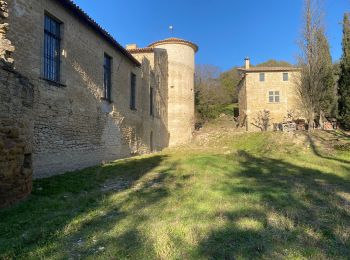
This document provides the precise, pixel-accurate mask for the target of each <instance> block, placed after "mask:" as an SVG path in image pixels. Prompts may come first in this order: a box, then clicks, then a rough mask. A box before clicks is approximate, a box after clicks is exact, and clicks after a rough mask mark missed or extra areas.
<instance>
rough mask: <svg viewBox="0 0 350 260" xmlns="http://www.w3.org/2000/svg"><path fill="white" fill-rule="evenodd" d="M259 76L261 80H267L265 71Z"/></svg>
mask: <svg viewBox="0 0 350 260" xmlns="http://www.w3.org/2000/svg"><path fill="white" fill-rule="evenodd" d="M259 78H260V81H265V73H260V75H259Z"/></svg>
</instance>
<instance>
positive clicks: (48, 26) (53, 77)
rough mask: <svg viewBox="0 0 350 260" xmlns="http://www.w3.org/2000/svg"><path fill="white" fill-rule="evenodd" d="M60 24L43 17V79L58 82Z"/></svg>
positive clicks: (48, 17)
mask: <svg viewBox="0 0 350 260" xmlns="http://www.w3.org/2000/svg"><path fill="white" fill-rule="evenodd" d="M61 24H62V23H61V22H59V21H57V20H56V19H54V18H52V17H51V16H49V15H45V26H44V32H45V36H44V78H45V79H47V80H50V81H54V82H60V73H61V72H60V67H61Z"/></svg>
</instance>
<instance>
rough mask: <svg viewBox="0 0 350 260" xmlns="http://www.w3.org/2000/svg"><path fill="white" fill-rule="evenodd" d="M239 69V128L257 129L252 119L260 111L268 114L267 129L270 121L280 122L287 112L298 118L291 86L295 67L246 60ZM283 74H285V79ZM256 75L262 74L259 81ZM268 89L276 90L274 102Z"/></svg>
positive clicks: (296, 71)
mask: <svg viewBox="0 0 350 260" xmlns="http://www.w3.org/2000/svg"><path fill="white" fill-rule="evenodd" d="M240 71H241V74H242V80H241V82H240V84H239V93H238V100H239V123H240V126H241V127H244V128H246V130H247V131H259V130H260V129H259V127H257V125H256V121H257V120H258V119H259V116H260V115H261V114H262V113H263V111H269V113H270V118H269V125H270V127H269V128H270V130H272V129H273V125H274V124H279V123H282V122H283V121H284V120H285V119H286V118H287V116H288V114H292V115H293V116H294V117H302V114H301V109H300V108H301V105H300V102H299V99H298V95H297V91H296V85H295V83H296V80H298V77H299V76H300V70H299V69H298V68H292V67H282V68H281V67H267V68H264V67H250V61H249V59H246V64H245V67H244V68H241V69H240ZM283 74H285V75H286V78H285V79H284V78H283V77H284V76H283ZM260 75H261V76H260ZM260 77H263V80H261V79H260ZM270 92H273V93H276V92H278V93H279V95H278V102H275V100H273V102H270V100H269V98H270V97H269V93H270Z"/></svg>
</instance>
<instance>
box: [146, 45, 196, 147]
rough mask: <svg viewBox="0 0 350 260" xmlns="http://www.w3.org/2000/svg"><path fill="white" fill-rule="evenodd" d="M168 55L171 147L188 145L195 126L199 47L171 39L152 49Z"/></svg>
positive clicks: (153, 46)
mask: <svg viewBox="0 0 350 260" xmlns="http://www.w3.org/2000/svg"><path fill="white" fill-rule="evenodd" d="M149 47H152V48H160V49H165V50H167V53H168V74H169V75H168V88H169V91H168V129H169V133H170V139H169V145H170V146H174V145H177V144H183V143H187V142H189V141H190V140H191V138H192V133H193V131H194V124H195V118H194V117H195V114H194V73H195V54H196V52H197V51H198V46H197V45H196V44H194V43H192V42H189V41H186V40H182V39H178V38H169V39H165V40H162V41H157V42H154V43H152V44H151V45H149Z"/></svg>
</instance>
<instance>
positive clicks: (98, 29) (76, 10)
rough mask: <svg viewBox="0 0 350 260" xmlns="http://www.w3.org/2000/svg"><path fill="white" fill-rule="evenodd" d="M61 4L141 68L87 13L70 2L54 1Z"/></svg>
mask: <svg viewBox="0 0 350 260" xmlns="http://www.w3.org/2000/svg"><path fill="white" fill-rule="evenodd" d="M56 1H57V2H59V3H60V4H62V5H63V6H64V7H65V8H66V9H67V10H69V11H70V12H72V13H73V15H75V16H76V17H77V18H79V19H80V20H81V21H82V22H84V23H85V24H86V25H88V26H90V27H91V28H92V29H94V30H95V31H96V32H97V33H98V34H99V35H101V36H102V37H103V38H104V39H105V40H106V41H107V42H109V43H110V44H111V45H112V46H113V47H115V48H116V49H117V50H118V51H119V52H121V53H122V54H123V55H124V56H125V57H126V58H128V59H129V60H130V61H131V62H132V63H134V64H135V65H136V66H141V64H140V62H138V61H137V60H136V59H135V58H134V57H133V56H132V55H131V54H130V53H129V52H128V51H127V50H126V49H125V48H124V47H123V46H122V45H120V44H119V43H118V42H117V41H116V40H115V39H114V38H113V36H111V35H110V34H109V33H108V32H107V31H106V30H105V29H103V28H102V27H101V26H100V25H99V24H98V23H97V22H96V21H95V20H94V19H92V18H91V17H90V16H89V15H88V14H87V13H85V12H84V11H83V10H82V9H81V8H80V7H79V6H78V5H77V4H75V3H74V2H73V1H72V0H56Z"/></svg>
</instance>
